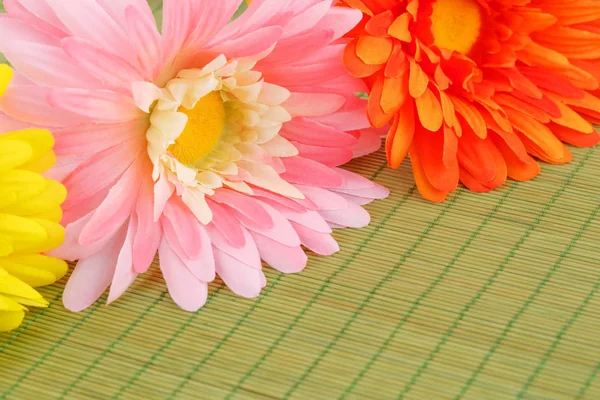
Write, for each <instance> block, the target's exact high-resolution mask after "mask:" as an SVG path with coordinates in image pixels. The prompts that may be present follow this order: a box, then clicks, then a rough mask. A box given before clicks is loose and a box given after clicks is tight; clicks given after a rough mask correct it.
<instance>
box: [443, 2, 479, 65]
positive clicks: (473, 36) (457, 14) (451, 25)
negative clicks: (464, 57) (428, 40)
mask: <svg viewBox="0 0 600 400" xmlns="http://www.w3.org/2000/svg"><path fill="white" fill-rule="evenodd" d="M431 29H432V32H433V37H434V39H435V40H434V45H435V46H437V47H438V48H439V49H447V50H454V51H457V52H459V53H462V54H467V53H469V51H471V48H472V47H473V45H474V44H475V43H476V42H477V39H478V38H479V33H480V29H481V10H480V6H479V3H478V2H477V0H437V1H436V2H435V4H434V5H433V14H432V15H431Z"/></svg>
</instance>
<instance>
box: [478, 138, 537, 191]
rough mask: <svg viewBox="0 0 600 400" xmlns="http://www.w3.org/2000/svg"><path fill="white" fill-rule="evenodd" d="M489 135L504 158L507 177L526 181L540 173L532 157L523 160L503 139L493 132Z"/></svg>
mask: <svg viewBox="0 0 600 400" xmlns="http://www.w3.org/2000/svg"><path fill="white" fill-rule="evenodd" d="M490 136H491V138H492V141H493V142H494V144H495V145H496V148H497V149H498V150H499V151H500V153H501V154H502V157H503V158H504V162H505V163H506V170H507V174H508V177H510V178H511V179H514V180H516V181H528V180H531V179H533V178H535V177H536V176H538V175H539V174H540V172H541V169H540V165H539V164H538V163H537V162H536V161H535V160H534V159H533V158H531V157H530V156H527V158H526V161H523V160H522V159H521V158H520V157H517V155H516V154H515V153H514V152H513V151H512V150H511V148H510V147H508V146H507V145H506V143H505V142H504V140H502V139H501V138H500V137H498V136H496V135H493V134H492V135H490Z"/></svg>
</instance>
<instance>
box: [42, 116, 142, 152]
mask: <svg viewBox="0 0 600 400" xmlns="http://www.w3.org/2000/svg"><path fill="white" fill-rule="evenodd" d="M144 132H145V130H144V127H143V125H141V124H140V123H139V121H131V122H125V123H121V124H87V125H77V126H70V127H68V128H62V129H55V130H53V132H52V133H53V134H54V138H55V139H56V144H55V145H54V152H55V153H56V155H57V156H68V155H81V156H83V157H91V156H92V155H94V154H96V153H99V152H101V151H103V150H106V149H108V148H110V147H113V146H116V145H120V144H122V143H125V142H129V144H128V145H127V146H132V147H138V148H140V149H141V148H143V147H144V146H146V138H145V136H144Z"/></svg>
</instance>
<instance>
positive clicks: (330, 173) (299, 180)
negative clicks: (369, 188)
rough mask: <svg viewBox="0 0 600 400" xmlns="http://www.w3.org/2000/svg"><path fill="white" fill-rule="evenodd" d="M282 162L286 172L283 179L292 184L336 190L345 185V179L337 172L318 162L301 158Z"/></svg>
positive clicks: (286, 159)
mask: <svg viewBox="0 0 600 400" xmlns="http://www.w3.org/2000/svg"><path fill="white" fill-rule="evenodd" d="M282 161H283V164H284V165H285V169H286V172H285V173H284V174H282V175H281V178H283V179H284V180H286V181H288V182H290V183H296V184H300V185H307V186H318V187H324V188H336V187H339V186H340V185H342V183H343V177H342V175H341V174H340V173H339V172H338V171H337V170H334V169H332V168H329V167H326V166H324V165H323V164H319V163H318V162H316V161H312V160H307V159H305V158H301V157H290V158H285V159H282Z"/></svg>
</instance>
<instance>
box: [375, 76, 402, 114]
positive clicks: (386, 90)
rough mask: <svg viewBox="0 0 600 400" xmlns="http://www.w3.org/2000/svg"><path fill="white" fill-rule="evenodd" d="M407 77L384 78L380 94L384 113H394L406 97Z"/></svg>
mask: <svg viewBox="0 0 600 400" xmlns="http://www.w3.org/2000/svg"><path fill="white" fill-rule="evenodd" d="M408 97H409V96H408V77H407V76H401V77H399V78H385V79H384V80H383V90H382V94H381V108H382V109H383V112H384V113H386V114H392V113H395V112H396V111H398V110H399V109H400V107H402V104H404V102H405V101H406V100H407V98H408Z"/></svg>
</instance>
